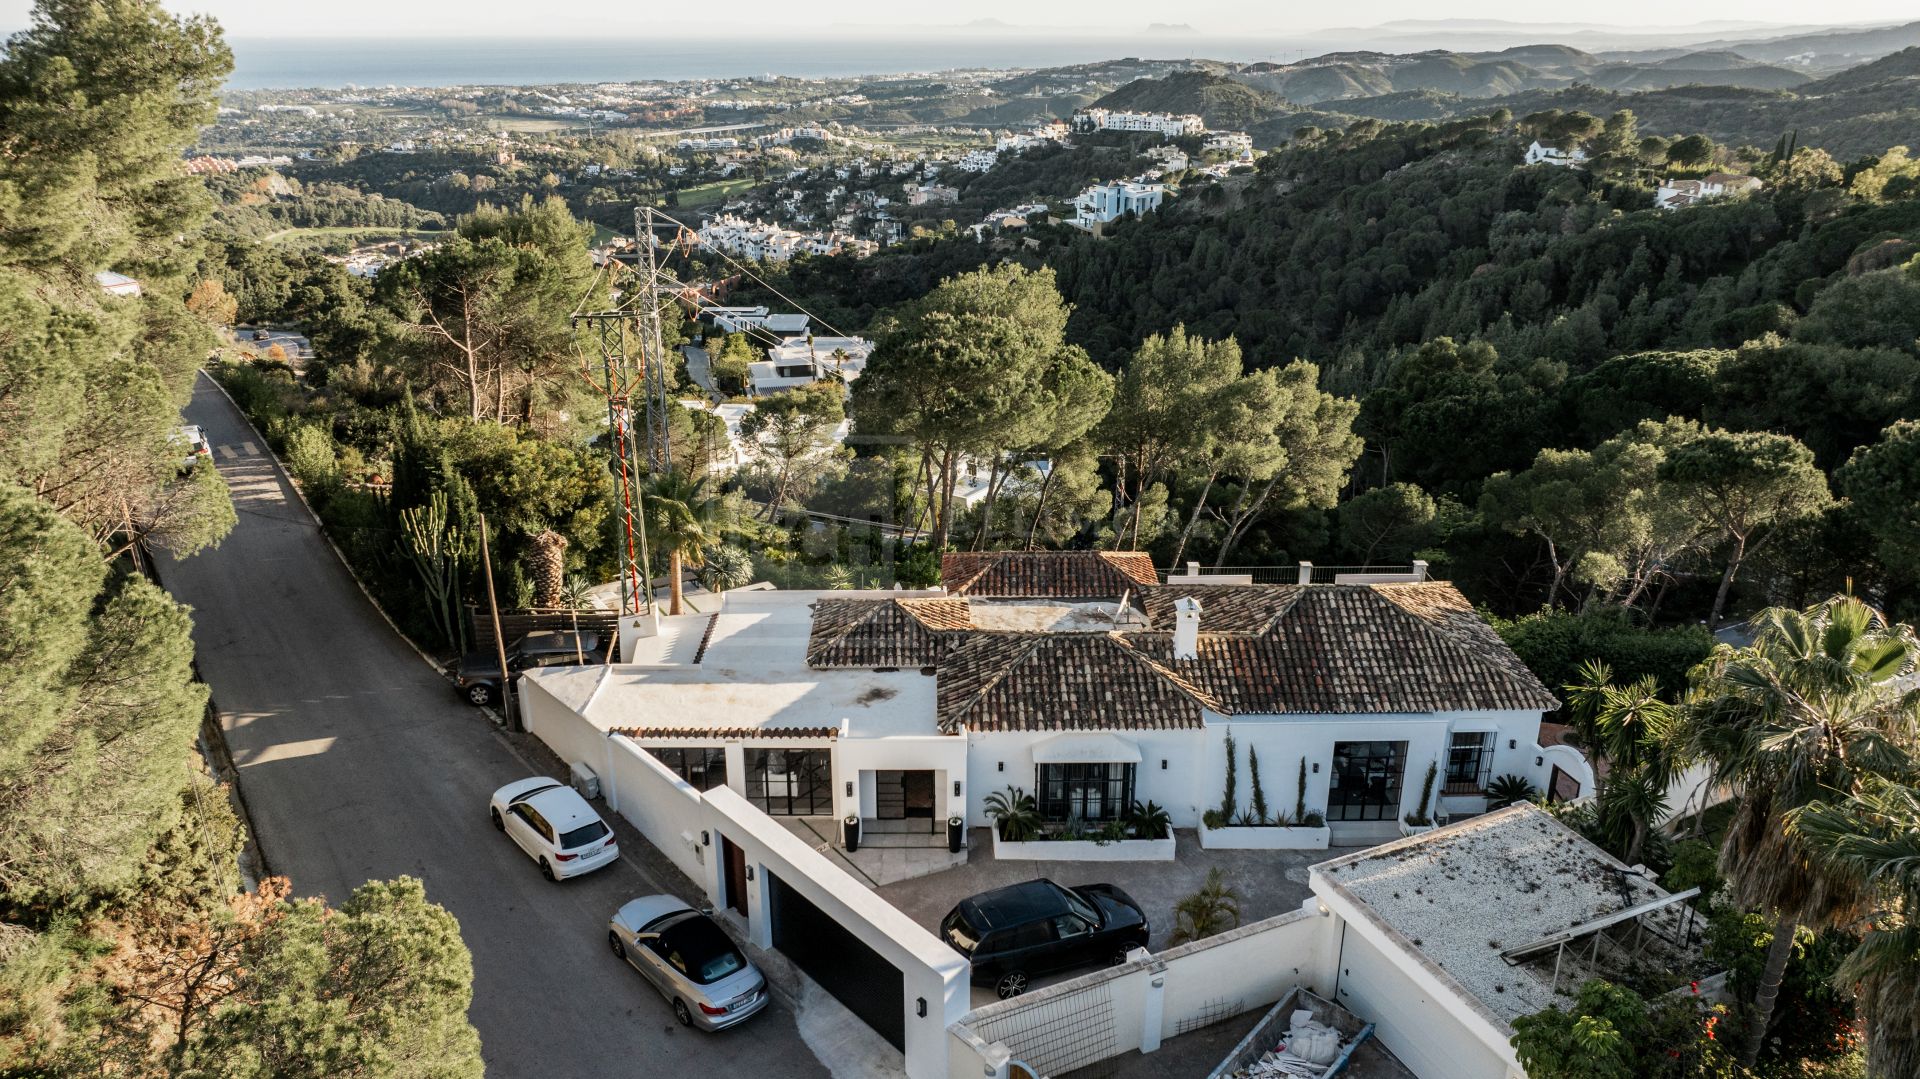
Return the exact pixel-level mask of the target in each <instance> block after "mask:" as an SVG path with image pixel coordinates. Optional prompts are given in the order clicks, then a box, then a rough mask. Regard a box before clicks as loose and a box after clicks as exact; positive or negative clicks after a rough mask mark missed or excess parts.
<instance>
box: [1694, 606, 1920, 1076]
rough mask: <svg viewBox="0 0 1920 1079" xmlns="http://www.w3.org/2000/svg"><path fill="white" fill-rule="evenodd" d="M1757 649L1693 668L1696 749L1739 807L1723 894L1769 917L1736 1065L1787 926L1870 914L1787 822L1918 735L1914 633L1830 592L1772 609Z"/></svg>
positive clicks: (1745, 1053) (1746, 1054)
mask: <svg viewBox="0 0 1920 1079" xmlns="http://www.w3.org/2000/svg"><path fill="white" fill-rule="evenodd" d="M1754 625H1755V628H1756V633H1755V636H1754V640H1753V643H1752V644H1751V645H1748V646H1747V647H1745V648H1733V647H1729V646H1727V645H1722V646H1720V647H1719V648H1718V649H1716V650H1715V651H1714V653H1713V655H1711V656H1709V657H1708V658H1707V660H1706V661H1705V662H1703V663H1702V664H1701V665H1700V667H1699V668H1698V669H1696V670H1695V671H1694V674H1693V680H1694V689H1693V691H1692V694H1691V696H1690V698H1689V702H1688V712H1689V719H1688V722H1689V725H1690V735H1691V741H1692V743H1693V745H1694V747H1695V748H1696V749H1697V750H1698V751H1699V753H1700V755H1701V756H1702V757H1704V758H1705V759H1707V760H1709V761H1711V762H1712V763H1713V766H1714V772H1715V776H1714V778H1715V779H1716V780H1717V781H1720V782H1724V783H1728V784H1731V785H1732V786H1733V787H1734V789H1735V790H1737V791H1738V792H1739V795H1740V797H1739V802H1738V805H1737V807H1736V809H1735V811H1734V816H1733V819H1732V821H1731V822H1729V824H1728V828H1727V838H1726V843H1725V845H1724V846H1722V847H1721V850H1720V873H1721V875H1722V876H1723V877H1724V878H1725V879H1726V882H1727V888H1728V892H1729V896H1730V898H1731V899H1732V900H1733V901H1734V902H1735V903H1736V904H1738V905H1739V906H1740V907H1742V908H1743V909H1746V910H1758V911H1761V912H1762V913H1764V914H1766V915H1768V916H1769V917H1771V918H1772V919H1773V923H1774V927H1773V942H1772V944H1771V945H1770V946H1769V947H1768V949H1767V960H1766V966H1765V967H1764V968H1763V971H1762V974H1761V977H1760V981H1759V984H1758V985H1757V986H1756V987H1755V990H1754V995H1753V1007H1752V1009H1751V1011H1750V1014H1749V1016H1748V1021H1747V1029H1746V1032H1745V1040H1744V1043H1743V1045H1742V1047H1741V1051H1740V1063H1741V1064H1742V1065H1743V1066H1744V1067H1748V1068H1751V1067H1752V1066H1753V1063H1754V1061H1755V1059H1757V1058H1758V1056H1759V1053H1760V1046H1761V1043H1762V1041H1763V1040H1764V1039H1765V1037H1766V1033H1767V1027H1768V1024H1769V1021H1770V1020H1771V1019H1772V1016H1773V1004H1774V1000H1775V998H1776V997H1777V996H1778V995H1779V992H1780V979H1781V976H1782V975H1783V974H1784V973H1785V971H1786V966H1787V959H1788V956H1789V954H1790V953H1791V952H1792V950H1793V935H1794V930H1795V929H1797V928H1798V927H1799V926H1800V925H1802V924H1806V925H1810V926H1814V927H1818V928H1826V927H1832V926H1839V925H1845V924H1847V923H1850V922H1852V921H1854V920H1855V919H1857V918H1858V917H1859V916H1860V915H1862V914H1864V913H1865V912H1866V910H1867V909H1868V908H1869V906H1870V903H1869V899H1870V895H1869V890H1868V889H1867V888H1866V887H1865V886H1864V885H1863V883H1862V882H1861V881H1860V879H1859V878H1858V877H1857V875H1855V874H1853V873H1851V872H1846V871H1841V870H1836V869H1835V868H1834V867H1833V865H1832V864H1830V863H1829V862H1827V861H1824V860H1822V859H1821V858H1818V857H1816V852H1815V851H1814V850H1812V849H1810V848H1809V846H1808V844H1807V842H1806V841H1805V840H1804V839H1803V838H1802V836H1801V835H1800V834H1799V833H1798V832H1796V831H1794V830H1793V829H1791V828H1789V827H1788V821H1789V819H1790V818H1791V815H1792V814H1793V812H1794V811H1795V810H1798V809H1801V808H1802V807H1804V806H1808V805H1810V804H1812V803H1814V802H1816V801H1822V800H1827V799H1833V798H1836V797H1837V798H1841V799H1845V798H1849V797H1851V796H1853V795H1854V794H1856V793H1858V791H1859V790H1860V788H1861V784H1862V781H1863V778H1864V777H1868V776H1871V775H1874V774H1882V775H1885V774H1896V773H1898V772H1900V771H1901V770H1902V768H1903V767H1904V766H1905V762H1906V761H1907V760H1908V759H1909V758H1908V755H1907V753H1906V751H1905V750H1904V749H1903V748H1902V747H1910V746H1912V745H1913V742H1914V734H1915V730H1916V722H1915V720H1916V702H1915V700H1914V696H1915V695H1914V694H1913V693H1912V692H1910V691H1903V689H1902V682H1903V679H1902V672H1903V671H1905V670H1906V669H1908V667H1909V666H1910V665H1911V663H1912V657H1913V656H1914V655H1915V654H1916V653H1917V652H1920V649H1916V646H1915V644H1916V642H1915V641H1914V638H1913V631H1912V630H1911V629H1909V628H1908V627H1905V626H1898V627H1891V628H1890V627H1889V626H1888V624H1887V621H1886V619H1885V617H1884V616H1883V615H1881V614H1880V613H1879V612H1878V611H1875V610H1874V609H1872V608H1871V607H1868V606H1867V605H1866V604H1864V603H1862V602H1860V601H1859V600H1857V599H1854V598H1852V597H1848V596H1835V597H1834V598H1833V599H1830V600H1828V601H1826V602H1825V603H1822V604H1819V605H1817V606H1815V607H1812V608H1810V609H1808V610H1807V611H1806V612H1804V613H1803V612H1800V611H1793V610H1787V609H1785V608H1778V607H1776V608H1769V609H1768V610H1766V611H1763V612H1761V614H1760V615H1759V616H1758V617H1757V618H1756V619H1755V620H1754Z"/></svg>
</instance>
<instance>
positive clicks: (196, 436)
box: [167, 423, 213, 473]
mask: <svg viewBox="0 0 1920 1079" xmlns="http://www.w3.org/2000/svg"><path fill="white" fill-rule="evenodd" d="M167 441H168V442H169V443H171V444H172V445H173V447H174V448H175V449H178V450H180V451H182V452H181V457H180V471H181V472H182V473H187V472H192V471H193V470H194V469H195V468H196V467H198V466H199V464H200V462H202V461H208V460H212V459H213V446H212V445H211V444H209V443H208V442H207V433H206V432H205V431H203V430H201V429H200V427H199V426H198V425H196V424H191V423H188V424H182V425H181V426H180V427H179V428H178V429H177V430H175V431H174V433H173V434H172V436H171V437H169V438H168V439H167Z"/></svg>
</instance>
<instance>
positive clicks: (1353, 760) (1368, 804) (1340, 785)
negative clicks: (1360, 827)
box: [1327, 742, 1407, 821]
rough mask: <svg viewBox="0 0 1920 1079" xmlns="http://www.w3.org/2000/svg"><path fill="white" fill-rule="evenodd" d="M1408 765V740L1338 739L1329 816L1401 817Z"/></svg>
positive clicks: (1345, 818)
mask: <svg viewBox="0 0 1920 1079" xmlns="http://www.w3.org/2000/svg"><path fill="white" fill-rule="evenodd" d="M1406 768H1407V744H1406V743H1405V742H1335V743H1334V744H1333V780H1332V786H1331V789H1329V790H1328V792H1327V819H1328V820H1378V821H1397V820H1399V819H1400V782H1401V779H1402V778H1403V776H1404V774H1405V772H1406Z"/></svg>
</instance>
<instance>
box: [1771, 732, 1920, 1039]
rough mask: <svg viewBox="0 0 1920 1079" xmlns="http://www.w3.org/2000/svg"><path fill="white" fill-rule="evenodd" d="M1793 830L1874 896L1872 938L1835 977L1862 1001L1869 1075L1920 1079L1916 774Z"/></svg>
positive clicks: (1819, 805) (1795, 822)
mask: <svg viewBox="0 0 1920 1079" xmlns="http://www.w3.org/2000/svg"><path fill="white" fill-rule="evenodd" d="M1909 695H1910V696H1911V695H1912V694H1909ZM1789 826H1790V827H1791V828H1792V829H1793V830H1794V831H1796V832H1798V833H1800V835H1801V837H1802V838H1803V839H1805V841H1806V842H1807V844H1808V845H1809V846H1811V847H1813V848H1814V850H1815V851H1816V852H1817V853H1818V856H1819V857H1820V859H1821V860H1822V861H1823V862H1825V863H1826V864H1828V865H1830V866H1833V867H1835V868H1836V869H1839V870H1841V871H1844V872H1850V873H1852V874H1853V875H1855V876H1856V877H1857V878H1858V879H1860V880H1861V881H1863V882H1864V883H1865V884H1866V885H1867V887H1868V888H1869V889H1871V891H1872V894H1873V896H1874V900H1875V903H1874V906H1875V910H1874V911H1873V913H1872V914H1871V915H1870V919H1871V920H1870V922H1869V928H1868V929H1867V932H1866V935H1865V936H1863V937H1862V938H1861V939H1860V944H1859V946H1858V947H1856V948H1854V950H1853V952H1852V953H1851V954H1850V955H1848V956H1847V958H1846V959H1845V960H1844V961H1843V962H1842V963H1841V964H1840V969H1839V970H1838V971H1836V972H1835V973H1834V980H1835V981H1836V982H1837V983H1839V984H1841V985H1843V986H1846V985H1851V986H1853V987H1854V995H1855V997H1856V998H1858V999H1859V1001H1860V1011H1861V1014H1862V1016H1863V1017H1864V1018H1865V1020H1866V1029H1867V1074H1869V1075H1920V1008H1916V1007H1915V1006H1914V1001H1915V1000H1920V923H1916V919H1920V789H1916V788H1915V787H1914V785H1913V776H1912V773H1911V772H1909V773H1908V775H1907V777H1906V779H1905V781H1904V782H1902V781H1899V780H1888V779H1883V778H1879V777H1874V778H1871V779H1868V780H1867V781H1865V782H1864V783H1863V784H1862V785H1861V790H1860V792H1859V793H1858V794H1857V795H1856V796H1855V797H1853V798H1851V799H1848V800H1847V801H1844V802H1814V803H1812V804H1810V805H1807V806H1804V807H1802V808H1800V809H1798V810H1795V811H1794V813H1793V815H1792V816H1791V818H1790V819H1789Z"/></svg>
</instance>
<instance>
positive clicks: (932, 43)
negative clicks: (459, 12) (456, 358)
mask: <svg viewBox="0 0 1920 1079" xmlns="http://www.w3.org/2000/svg"><path fill="white" fill-rule="evenodd" d="M229 44H231V45H232V47H233V53H234V72H233V76H232V78H230V79H229V80H228V82H227V86H228V88H229V89H232V90H267V89H291V88H309V87H312V88H336V87H347V86H356V87H375V88H377V87H385V86H471V85H494V86H539V85H548V84H553V83H599V82H629V81H637V80H648V79H663V80H676V81H677V80H683V79H703V78H728V79H730V78H751V77H758V76H768V75H790V76H796V77H802V78H844V77H851V76H858V75H893V74H902V73H911V72H938V71H950V70H955V69H962V68H1034V67H1056V66H1061V65H1067V64H1082V63H1091V62H1094V61H1100V60H1113V59H1119V58H1122V57H1129V56H1132V57H1143V58H1147V59H1155V60H1176V59H1192V58H1201V57H1204V58H1208V59H1215V60H1235V61H1241V62H1251V61H1259V60H1271V61H1276V62H1278V61H1286V60H1295V59H1299V58H1301V57H1302V56H1304V55H1312V53H1311V52H1308V51H1307V50H1303V49H1302V48H1300V47H1298V45H1295V44H1289V43H1288V42H1287V41H1285V40H1282V39H1279V38H1271V39H1256V38H1246V37H1238V38H1222V37H1211V36H1202V35H1197V34H1184V33H1182V34H1162V35H1153V36H1148V35H1137V36H1114V35H1109V36H1065V35H1058V34H1055V35H1044V34H1043V35H1038V36H1035V35H1028V34H1007V33H998V34H978V35H969V34H966V33H964V32H943V31H937V30H930V31H928V32H926V33H925V34H923V35H918V36H895V35H884V36H883V35H872V34H849V35H845V36H833V35H821V36H806V37H794V36H784V37H771V36H770V37H766V38H764V39H756V38H753V37H740V36H735V35H733V34H731V33H729V34H726V35H722V34H719V33H715V34H712V35H710V36H700V37H687V36H677V37H665V36H663V37H656V38H633V39H627V40H621V39H610V38H557V37H556V38H539V37H528V38H478V37H476V38H434V39H426V38H419V39H409V38H380V39H371V38H311V37H303V38H244V37H237V38H230V39H229Z"/></svg>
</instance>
